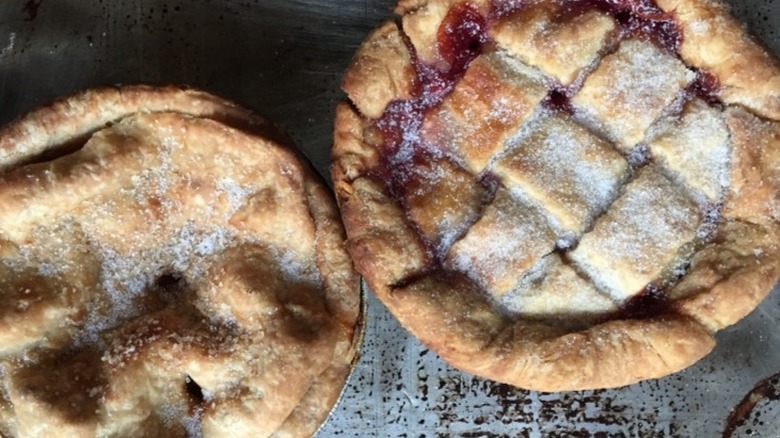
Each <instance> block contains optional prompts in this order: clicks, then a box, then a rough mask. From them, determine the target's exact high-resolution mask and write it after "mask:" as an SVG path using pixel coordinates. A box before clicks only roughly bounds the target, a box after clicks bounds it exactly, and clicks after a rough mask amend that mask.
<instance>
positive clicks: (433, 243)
mask: <svg viewBox="0 0 780 438" xmlns="http://www.w3.org/2000/svg"><path fill="white" fill-rule="evenodd" d="M396 13H397V14H398V15H399V16H400V19H398V20H396V21H388V22H386V23H384V24H382V25H380V26H379V27H378V28H377V29H375V30H374V31H373V32H372V33H371V34H370V35H369V36H368V37H367V39H366V40H365V42H363V44H362V45H361V46H360V47H359V49H358V50H357V52H356V54H355V56H354V59H353V61H352V63H351V65H350V66H349V68H348V69H347V71H346V73H345V75H344V78H343V82H342V85H343V89H344V91H345V92H346V93H347V95H348V98H349V102H343V103H341V104H340V105H339V106H338V109H337V114H336V123H335V141H334V148H333V152H332V166H331V173H332V177H333V181H334V186H335V191H336V197H337V200H338V202H339V205H340V209H341V212H342V217H343V220H344V223H345V227H346V230H347V236H348V239H347V242H348V248H349V251H350V253H351V255H352V257H353V260H354V261H355V264H356V267H357V270H358V271H359V272H360V273H361V274H362V275H363V276H364V277H365V279H366V280H367V283H368V285H369V286H370V288H371V289H372V290H373V292H374V293H375V294H376V295H377V296H378V297H379V298H380V299H381V300H382V301H383V302H384V304H385V305H386V306H387V307H388V308H389V309H390V310H391V312H392V313H393V314H394V315H395V316H396V317H397V318H398V320H399V321H400V322H401V324H402V325H403V326H404V327H406V328H407V329H408V330H409V331H411V332H412V333H413V334H414V335H416V336H417V337H418V338H419V339H420V340H421V341H422V342H423V343H424V344H426V345H427V346H429V347H430V348H431V349H432V350H434V351H435V352H436V353H438V354H439V355H440V356H441V357H442V358H443V359H444V360H446V361H448V362H449V363H451V364H452V365H454V366H456V367H458V368H460V369H462V370H465V371H468V372H471V373H473V374H476V375H479V376H483V377H487V378H490V379H493V380H496V381H500V382H505V383H509V384H512V385H515V386H518V387H523V388H528V389H534V390H542V391H565V390H580V389H593V388H608V387H618V386H623V385H628V384H631V383H635V382H638V381H641V380H644V379H651V378H658V377H661V376H665V375H668V374H670V373H673V372H676V371H678V370H681V369H683V368H685V367H688V366H690V365H691V364H693V363H695V362H696V361H697V360H699V359H700V358H702V357H703V356H705V355H706V354H707V353H708V352H709V351H711V350H712V348H713V347H714V344H715V341H714V338H713V335H714V333H715V332H717V331H718V330H720V329H722V328H724V327H726V326H729V325H731V324H734V323H735V322H737V321H738V320H739V319H741V318H742V317H744V316H745V315H746V314H747V313H749V312H750V311H751V310H752V309H754V308H755V307H756V306H757V305H758V303H759V302H760V301H761V300H762V299H763V298H764V297H765V296H766V295H767V294H768V293H769V291H770V290H771V289H772V287H773V286H774V285H775V284H776V282H777V280H778V276H779V275H780V258H778V255H779V254H778V251H779V249H778V241H779V240H778V239H779V238H780V235H778V232H779V231H780V230H779V229H778V219H780V170H778V169H780V69H779V68H778V62H777V61H776V60H775V59H774V58H773V57H772V55H771V54H769V53H768V52H767V51H766V50H765V49H764V48H762V47H761V46H760V45H759V44H758V43H756V42H755V41H754V40H753V39H752V38H751V37H750V36H749V35H748V34H747V32H746V31H745V30H744V29H743V27H742V26H741V25H740V24H739V23H738V22H737V21H735V19H734V18H732V17H731V16H730V15H729V12H728V10H727V7H726V6H725V5H724V4H722V3H721V2H719V1H716V0H655V1H654V0H569V1H564V0H536V1H534V0H527V1H512V0H493V1H490V0H468V1H462V0H401V1H400V2H399V3H398V6H397V7H396Z"/></svg>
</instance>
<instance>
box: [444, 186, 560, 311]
mask: <svg viewBox="0 0 780 438" xmlns="http://www.w3.org/2000/svg"><path fill="white" fill-rule="evenodd" d="M554 245H555V234H554V233H553V232H552V230H551V229H550V228H549V227H548V225H547V223H546V221H545V219H544V217H543V216H542V215H541V214H539V213H538V212H536V211H535V210H534V209H533V207H530V206H528V205H525V204H522V203H521V202H520V201H518V200H517V199H514V198H512V196H511V194H510V193H509V191H508V190H506V189H503V188H500V189H499V190H498V192H497V193H496V197H495V199H494V200H493V203H491V204H490V205H489V206H488V207H487V208H486V209H485V211H484V213H483V215H482V217H481V218H480V219H479V220H478V221H477V222H476V223H475V224H474V225H473V226H472V227H471V229H470V230H469V231H468V233H467V234H466V235H465V236H464V237H463V239H461V240H459V241H458V242H456V243H455V244H454V245H453V246H452V249H451V250H450V253H449V254H448V257H447V261H446V263H447V264H448V265H449V266H451V267H452V268H454V269H456V270H459V271H463V272H466V273H467V274H469V276H471V277H472V278H474V279H475V280H476V281H477V282H478V283H480V284H482V285H484V287H485V288H486V289H487V290H488V291H489V292H490V294H492V295H493V296H495V297H501V296H502V295H504V294H506V293H507V292H509V291H510V290H512V289H513V288H515V287H516V286H517V284H518V283H519V282H520V279H521V278H522V276H523V274H524V273H525V272H526V271H528V270H529V269H530V268H531V267H532V266H533V265H534V263H536V261H537V260H538V259H539V258H541V257H542V256H543V255H545V254H547V253H549V252H550V251H551V250H552V249H553V247H554Z"/></svg>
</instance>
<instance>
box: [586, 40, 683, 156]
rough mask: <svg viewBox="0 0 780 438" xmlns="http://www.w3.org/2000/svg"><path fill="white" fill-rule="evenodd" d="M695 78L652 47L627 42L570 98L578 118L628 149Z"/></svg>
mask: <svg viewBox="0 0 780 438" xmlns="http://www.w3.org/2000/svg"><path fill="white" fill-rule="evenodd" d="M694 76H695V75H694V73H693V72H691V71H690V70H688V69H686V68H685V66H684V65H683V64H682V63H681V62H680V61H679V60H678V59H676V58H674V57H672V56H670V55H668V54H666V53H665V52H664V51H663V50H662V49H660V48H658V47H656V46H654V45H653V44H651V43H648V42H643V41H638V40H626V41H623V42H622V43H621V45H620V48H619V49H618V51H617V52H615V53H613V54H611V55H609V56H607V57H606V58H604V60H603V61H602V63H601V65H600V66H599V67H598V68H597V69H596V70H595V71H594V72H593V73H592V74H591V76H589V77H588V78H587V79H586V80H585V83H584V85H583V88H582V90H581V91H580V93H578V94H577V95H575V96H574V98H573V100H572V101H573V103H574V105H575V108H576V112H575V114H577V115H578V116H579V117H581V118H583V119H585V120H588V121H590V124H591V125H592V126H595V127H600V128H601V129H603V130H604V133H605V134H606V135H607V137H608V138H610V140H612V141H614V142H616V143H618V144H619V145H621V147H623V148H624V149H630V148H631V147H633V146H635V145H636V144H637V143H639V142H641V141H642V140H643V139H644V137H645V131H646V130H647V129H648V128H649V127H650V125H651V124H652V123H653V122H654V121H655V120H656V119H657V118H658V117H660V116H661V115H662V113H663V112H664V110H665V109H666V107H668V106H669V105H671V104H672V103H673V102H674V100H675V99H676V98H677V96H678V93H679V91H680V90H681V89H682V88H683V87H684V86H685V85H686V84H687V83H688V82H690V81H691V80H693V78H694ZM616 78H619V79H616Z"/></svg>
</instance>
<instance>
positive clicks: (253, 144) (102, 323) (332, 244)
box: [0, 86, 360, 438]
mask: <svg viewBox="0 0 780 438" xmlns="http://www.w3.org/2000/svg"><path fill="white" fill-rule="evenodd" d="M285 138H286V137H283V136H282V135H281V134H279V133H278V132H277V131H276V130H275V128H273V127H272V126H271V125H270V124H268V123H267V122H266V121H265V120H264V119H261V118H259V117H258V116H255V115H253V114H252V113H251V112H249V111H246V110H244V109H241V108H240V107H237V106H235V105H234V104H231V103H229V102H226V101H224V100H221V99H218V98H216V97H214V96H211V95H209V94H206V93H202V92H197V91H193V90H183V89H178V88H150V87H145V86H126V87H119V88H105V89H98V90H92V91H87V92H84V93H81V94H79V95H76V96H73V97H70V98H67V99H65V100H62V101H59V102H57V103H55V104H53V105H52V106H49V107H46V108H43V109H40V110H37V111H35V112H33V113H31V114H29V115H27V116H25V117H23V118H20V119H19V120H17V121H15V122H13V123H12V124H10V125H9V126H7V127H6V128H4V129H3V130H2V131H0V205H2V209H0V294H2V297H3V298H2V301H1V302H0V435H2V436H4V437H8V438H11V437H54V436H61V437H141V436H144V437H185V436H190V437H194V436H198V437H200V436H202V437H259V436H274V437H304V436H310V435H311V434H312V433H314V431H315V430H316V428H317V427H318V426H319V424H320V423H321V422H322V421H323V420H324V418H325V417H326V416H327V414H328V412H329V410H330V408H331V406H332V405H333V404H334V403H335V400H336V399H337V398H338V395H339V393H340V391H341V388H342V386H343V384H344V381H345V379H346V375H347V373H348V372H349V370H350V368H351V361H352V360H353V359H354V357H355V351H356V342H357V339H358V333H359V327H360V325H359V324H358V318H359V314H360V312H359V310H360V296H359V288H358V278H357V274H356V273H355V272H354V269H353V267H352V264H351V261H350V259H349V255H348V254H347V252H346V251H345V250H344V248H343V246H344V238H345V237H344V231H343V228H342V225H341V221H340V219H339V216H338V209H337V207H336V204H335V202H333V200H332V198H331V197H330V195H329V193H328V191H327V189H326V187H325V185H324V184H322V182H321V181H320V180H319V179H318V178H317V177H316V176H315V174H314V172H313V171H312V170H311V169H310V168H309V167H308V165H307V164H305V162H304V161H303V160H302V159H301V157H298V156H297V154H296V153H295V152H294V151H293V149H292V148H290V147H287V146H286V145H285V142H286V140H285Z"/></svg>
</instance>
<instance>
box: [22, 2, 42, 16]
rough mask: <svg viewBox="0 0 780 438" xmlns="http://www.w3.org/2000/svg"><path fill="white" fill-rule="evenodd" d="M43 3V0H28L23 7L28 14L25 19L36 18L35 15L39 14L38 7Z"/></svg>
mask: <svg viewBox="0 0 780 438" xmlns="http://www.w3.org/2000/svg"><path fill="white" fill-rule="evenodd" d="M41 3H43V0H27V2H26V3H25V4H24V6H23V7H22V11H23V12H24V13H25V14H27V17H26V18H25V19H24V21H33V20H35V17H37V16H38V8H39V7H40V6H41Z"/></svg>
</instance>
